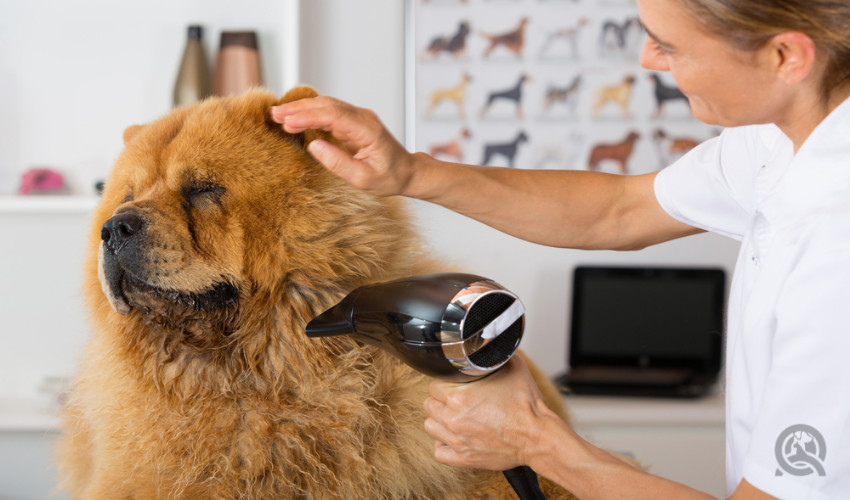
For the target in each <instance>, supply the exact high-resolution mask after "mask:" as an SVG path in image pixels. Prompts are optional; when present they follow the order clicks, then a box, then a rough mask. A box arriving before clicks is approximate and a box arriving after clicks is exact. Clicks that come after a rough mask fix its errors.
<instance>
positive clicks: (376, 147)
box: [271, 96, 415, 196]
mask: <svg viewBox="0 0 850 500" xmlns="http://www.w3.org/2000/svg"><path fill="white" fill-rule="evenodd" d="M271 118H272V120H274V121H275V122H277V123H280V124H281V125H282V127H283V130H284V131H286V132H288V133H291V134H298V133H301V132H304V131H305V130H310V129H320V130H325V131H327V132H330V134H331V135H332V136H333V137H334V139H336V140H337V141H338V142H339V146H337V145H335V144H331V143H330V142H328V141H323V140H321V139H316V140H314V141H312V142H310V144H309V145H308V146H307V149H308V151H309V152H310V154H312V155H313V156H314V157H315V158H316V159H317V160H318V161H319V163H321V164H322V165H324V166H325V168H327V169H328V170H330V171H331V172H333V173H335V174H336V175H338V176H340V177H342V178H343V179H344V180H346V181H347V182H348V183H349V184H351V185H352V186H354V187H356V188H358V189H360V190H362V191H365V192H367V193H370V194H374V195H377V196H394V195H406V194H408V193H407V191H408V188H409V186H410V185H411V183H412V179H413V177H414V173H415V172H414V168H413V158H412V155H411V154H410V153H408V152H407V150H405V149H404V146H402V145H401V144H400V143H399V142H398V141H397V140H396V139H395V138H394V137H393V136H392V134H390V132H389V131H388V130H387V129H386V127H384V125H383V124H382V123H381V120H380V119H379V118H378V116H377V115H376V114H375V113H374V112H372V111H371V110H368V109H364V108H358V107H355V106H352V105H351V104H348V103H345V102H343V101H340V100H338V99H334V98H332V97H327V96H319V97H313V98H307V99H300V100H297V101H292V102H288V103H284V104H281V105H278V106H274V107H272V108H271ZM340 146H341V147H340Z"/></svg>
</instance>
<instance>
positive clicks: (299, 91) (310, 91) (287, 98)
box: [278, 85, 336, 147]
mask: <svg viewBox="0 0 850 500" xmlns="http://www.w3.org/2000/svg"><path fill="white" fill-rule="evenodd" d="M318 95H319V93H318V92H316V89H314V88H313V87H310V86H307V85H302V86H300V87H295V88H293V89H292V90H290V91H289V92H287V93H286V94H285V95H284V96H283V97H281V98H280V101H279V102H278V104H285V103H287V102H292V101H298V100H301V99H307V98H310V97H318ZM298 135H301V136H302V137H303V139H302V142H303V144H304V146H305V147H306V146H307V144H310V142H312V141H313V139H324V140H326V141H328V142H336V141H335V140H334V139H333V136H331V134H330V133H328V132H325V131H324V130H305V131H304V132H303V133H302V134H298Z"/></svg>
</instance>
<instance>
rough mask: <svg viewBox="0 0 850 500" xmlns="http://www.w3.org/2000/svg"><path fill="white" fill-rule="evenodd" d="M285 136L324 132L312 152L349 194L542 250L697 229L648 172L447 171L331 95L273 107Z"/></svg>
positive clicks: (653, 238) (623, 244) (655, 238)
mask: <svg viewBox="0 0 850 500" xmlns="http://www.w3.org/2000/svg"><path fill="white" fill-rule="evenodd" d="M271 114H272V119H274V120H275V121H277V122H279V123H281V124H282V125H283V128H284V130H286V131H287V132H290V133H299V132H303V131H304V130H307V129H316V128H317V129H322V130H326V131H328V132H330V133H331V134H332V135H333V136H334V138H335V139H336V140H337V141H339V144H340V146H341V147H337V146H335V145H333V144H330V143H327V142H325V141H320V140H314V141H312V142H311V143H310V145H309V149H310V152H311V153H312V154H313V155H314V156H315V157H316V158H317V159H318V160H319V161H320V162H321V163H322V164H323V165H325V167H327V168H328V169H329V170H331V171H332V172H334V173H336V174H337V175H339V176H340V177H342V178H343V179H345V180H346V181H348V182H349V183H351V184H352V185H354V186H355V187H357V188H359V189H362V190H364V191H367V192H370V193H372V194H375V195H379V196H393V195H403V196H409V197H412V198H418V199H421V200H425V201H429V202H432V203H436V204H438V205H442V206H444V207H446V208H448V209H450V210H453V211H455V212H458V213H461V214H463V215H466V216H468V217H471V218H473V219H475V220H478V221H480V222H483V223H485V224H487V225H489V226H492V227H494V228H496V229H498V230H500V231H503V232H505V233H508V234H511V235H513V236H516V237H519V238H522V239H525V240H528V241H532V242H535V243H540V244H544V245H549V246H556V247H565V248H584V249H619V250H631V249H639V248H643V247H646V246H648V245H651V244H654V243H659V242H662V241H667V240H671V239H674V238H678V237H681V236H686V235H689V234H694V233H697V232H699V230H697V229H695V228H693V227H691V226H688V225H686V224H683V223H681V222H678V221H676V220H675V219H673V218H672V217H670V216H669V215H668V214H667V213H666V212H664V210H663V209H662V208H661V206H660V205H659V204H658V201H657V200H656V198H655V193H654V189H653V181H654V178H655V174H647V175H640V176H623V175H612V174H603V173H598V172H586V171H567V170H522V169H510V168H497V167H481V166H472V165H463V164H457V163H448V162H443V161H439V160H436V159H434V158H432V157H430V156H428V155H426V154H424V153H416V154H410V153H409V152H407V151H406V150H405V149H404V147H403V146H402V145H401V144H400V143H399V142H398V141H397V140H396V139H395V138H394V137H392V135H391V134H390V133H389V132H388V131H387V130H386V128H385V127H384V126H383V124H381V122H380V120H379V119H378V117H377V116H376V115H375V114H374V113H373V112H371V111H369V110H366V109H362V108H356V107H354V106H351V105H350V104H346V103H344V102H341V101H338V100H336V99H333V98H330V97H317V98H312V99H303V100H299V101H295V102H291V103H287V104H284V105H281V106H277V107H275V108H272V113H271Z"/></svg>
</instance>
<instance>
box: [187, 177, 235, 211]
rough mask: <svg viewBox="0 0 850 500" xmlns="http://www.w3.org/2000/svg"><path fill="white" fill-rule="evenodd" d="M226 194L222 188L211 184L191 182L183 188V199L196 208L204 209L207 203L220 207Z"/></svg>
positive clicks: (225, 190)
mask: <svg viewBox="0 0 850 500" xmlns="http://www.w3.org/2000/svg"><path fill="white" fill-rule="evenodd" d="M226 193H227V189H225V188H224V186H220V185H218V184H215V183H211V182H193V183H191V184H189V185H187V186H185V187H184V188H183V198H184V199H185V200H186V201H187V202H189V203H191V204H192V205H193V206H195V207H196V208H204V207H205V206H206V205H207V204H208V203H215V204H217V205H220V203H221V198H222V197H223V196H224V195H225V194H226Z"/></svg>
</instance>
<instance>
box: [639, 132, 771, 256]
mask: <svg viewBox="0 0 850 500" xmlns="http://www.w3.org/2000/svg"><path fill="white" fill-rule="evenodd" d="M765 127H766V126H750V127H737V128H731V129H726V130H724V131H723V133H722V134H721V135H720V136H718V137H715V138H713V139H710V140H708V141H706V142H704V143H702V144H700V145H699V146H697V147H696V148H694V149H692V150H691V151H689V152H688V153H687V154H686V155H684V156H683V157H682V158H680V159H679V160H678V161H676V162H675V163H674V164H672V165H670V166H669V167H667V168H666V169H664V170H662V171H661V172H659V173H658V176H657V177H656V178H655V195H656V197H657V199H658V202H659V203H660V204H661V207H662V208H663V209H664V210H665V211H666V212H667V213H668V214H670V216H672V217H673V218H675V219H676V220H678V221H680V222H684V223H685V224H688V225H690V226H694V227H697V228H700V229H704V230H706V231H711V232H714V233H718V234H721V235H724V236H728V237H730V238H734V239H736V240H738V241H740V240H742V239H743V236H744V234H745V233H746V231H747V230H748V228H749V223H750V221H751V220H752V215H753V213H754V210H755V193H754V182H755V177H756V174H757V172H758V169H759V168H760V167H761V166H762V165H764V164H765V163H766V162H767V161H768V157H769V151H768V148H766V147H765V141H766V140H767V141H770V140H772V139H771V138H770V137H769V136H770V135H771V130H769V129H765ZM773 135H775V134H773Z"/></svg>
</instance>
